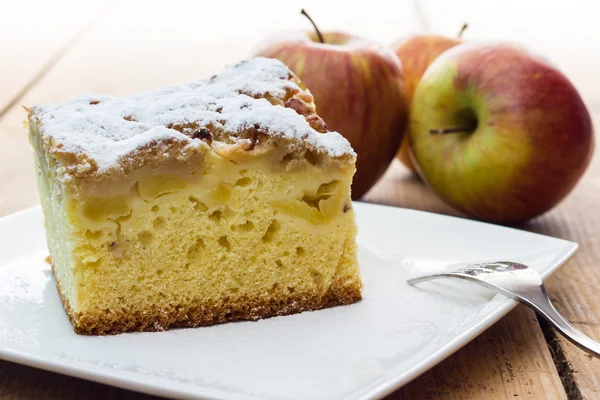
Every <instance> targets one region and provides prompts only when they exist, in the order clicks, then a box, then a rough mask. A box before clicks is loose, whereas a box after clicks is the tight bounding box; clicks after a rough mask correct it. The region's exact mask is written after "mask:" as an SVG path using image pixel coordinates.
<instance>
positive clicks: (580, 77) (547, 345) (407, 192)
mask: <svg viewBox="0 0 600 400" xmlns="http://www.w3.org/2000/svg"><path fill="white" fill-rule="evenodd" d="M213 3H214V4H213ZM292 3H293V4H292ZM587 4H588V3H586V4H583V3H577V4H575V3H574V2H566V1H561V2H555V3H551V2H548V1H530V2H521V1H502V2H471V1H467V0H453V2H452V5H450V4H449V3H448V2H446V1H442V0H439V1H435V0H428V1H421V2H417V1H410V0H396V1H394V2H388V1H385V2H383V1H381V2H377V1H369V2H360V3H359V4H353V3H351V2H344V3H342V2H340V3H329V2H325V1H316V0H315V1H313V0H311V1H304V2H302V3H297V4H296V3H295V2H285V1H253V2H234V1H227V0H219V1H217V2H210V3H209V2H199V1H197V2H182V1H176V0H170V1H168V2H165V3H164V4H162V5H160V4H154V3H152V2H149V1H125V2H117V1H109V0H97V1H92V2H80V1H75V0H57V1H53V2H42V1H39V2H36V1H28V2H17V1H12V2H6V3H4V4H2V5H0V57H2V59H1V61H0V143H2V146H0V215H6V214H9V213H12V212H14V211H17V210H19V209H23V208H26V207H29V206H32V205H35V204H37V203H38V197H37V192H36V188H35V185H34V176H33V162H32V159H31V150H30V148H29V144H28V142H27V138H26V133H25V131H24V129H23V120H24V118H25V113H24V111H23V110H22V108H21V105H31V104H33V103H41V102H50V101H59V100H65V99H68V98H70V97H73V96H76V95H79V94H82V93H85V92H100V93H110V94H126V93H132V92H135V91H138V90H143V89H150V88H154V87H159V86H162V85H170V84H178V83H183V82H186V81H189V80H193V79H197V78H199V77H203V76H206V75H208V74H210V73H212V72H214V71H218V70H219V69H221V68H222V67H223V66H224V65H225V64H229V63H232V62H235V61H237V60H238V59H240V58H243V57H244V56H246V55H247V54H248V53H249V52H250V50H251V49H252V48H253V46H254V45H255V44H256V43H257V42H258V41H259V40H260V39H261V38H262V37H264V36H266V35H267V34H269V33H271V32H272V31H276V30H282V29H296V28H307V27H308V24H307V22H306V21H305V20H303V19H302V18H301V17H300V16H299V15H298V13H299V8H300V7H304V8H306V9H308V10H309V11H310V12H311V13H312V15H313V17H314V18H315V19H316V20H317V21H318V22H319V23H320V25H321V27H322V29H342V30H347V31H350V32H354V33H356V34H360V35H364V36H369V37H372V38H375V39H377V40H380V41H382V42H385V43H390V42H392V41H394V40H395V39H396V38H398V37H400V36H404V35H408V34H411V33H416V32H440V33H443V34H448V35H452V34H454V33H455V32H457V30H458V29H459V27H460V26H461V24H462V23H463V22H468V23H469V24H470V27H469V30H468V31H467V33H466V34H465V38H466V39H496V40H510V41H517V42H521V43H525V44H526V45H528V46H531V47H532V48H534V49H535V50H536V51H539V52H541V53H543V54H546V55H547V56H548V57H549V58H550V59H551V60H552V61H553V62H554V63H555V64H556V65H558V66H559V67H560V68H561V69H562V70H563V71H564V72H565V73H566V74H567V76H569V78H570V79H571V80H572V81H573V82H574V84H575V85H576V86H577V88H578V89H579V90H580V92H581V93H582V95H583V97H584V99H585V101H586V103H587V105H588V107H589V109H590V111H591V113H592V114H593V116H594V120H595V122H596V125H598V124H599V123H600V74H599V73H597V67H598V61H599V59H600V53H598V49H599V48H600V28H599V25H598V24H597V21H596V13H595V12H594V8H593V3H592V2H589V7H588V8H586V7H587ZM598 158H599V157H595V158H594V160H593V162H592V165H591V166H590V168H589V170H588V172H587V173H586V175H585V176H584V178H583V180H582V181H581V182H580V184H579V185H578V187H577V188H576V189H575V190H574V191H573V192H572V193H571V195H570V196H569V197H568V198H567V200H565V201H564V202H563V203H561V204H560V205H559V206H558V207H556V208H555V209H554V210H552V211H551V212H549V213H547V214H546V215H544V216H542V217H540V218H537V219H535V220H533V221H530V222H528V223H526V224H524V225H522V226H520V228H522V229H525V230H530V231H534V232H538V233H543V234H546V235H552V236H556V237H560V238H564V239H568V240H573V241H576V242H578V243H579V244H580V246H581V247H580V250H579V252H578V253H577V255H576V256H575V257H574V258H573V259H572V261H570V262H569V263H568V265H566V266H565V267H563V268H562V269H561V270H560V271H559V272H558V273H556V274H555V276H553V277H552V278H551V279H550V280H549V282H548V283H549V291H550V294H551V297H552V299H553V301H554V302H555V304H556V306H557V307H558V309H559V310H560V311H561V312H562V313H564V314H565V315H566V317H567V318H568V319H569V320H571V321H572V322H574V323H575V325H576V326H577V327H578V328H579V329H581V330H582V331H583V332H585V333H586V334H588V335H590V336H591V337H593V338H595V339H597V340H598V339H600V325H599V323H600V322H599V321H600V290H599V289H600V195H599V193H600V161H598ZM366 200H367V201H372V202H380V203H385V204H391V205H395V206H400V207H409V208H416V209H422V210H428V211H433V212H438V213H444V214H453V213H454V212H453V211H452V210H450V209H449V208H448V207H446V206H445V205H444V204H442V203H441V201H440V200H439V199H437V198H436V197H435V196H434V195H433V194H432V193H431V192H430V191H429V190H428V189H427V188H425V187H424V186H423V185H421V184H420V183H419V182H418V181H417V180H416V179H414V178H412V177H411V176H410V174H408V173H407V171H406V170H405V169H404V168H403V167H402V166H400V165H399V164H398V163H396V162H394V163H393V164H392V166H391V168H390V170H389V171H388V173H387V174H386V176H385V177H384V179H382V181H380V182H379V183H378V184H377V186H376V187H375V188H374V189H373V190H372V191H371V192H370V193H369V194H368V195H367V197H366ZM46 397H47V398H61V399H88V398H99V399H106V398H140V399H146V398H150V397H149V396H145V395H141V394H135V393H132V392H128V391H124V390H120V389H116V388H112V387H108V386H103V385H99V384H95V383H90V382H86V381H82V380H78V379H74V378H70V377H65V376H60V375H56V374H53V373H50V372H45V371H40V370H36V369H33V368H28V367H23V366H20V365H16V364H12V363H9V362H4V361H0V398H8V399H30V398H46ZM389 398H390V399H404V398H407V399H427V398H435V399H480V398H527V399H539V398H548V399H562V398H573V399H579V398H585V399H596V398H600V360H597V359H592V358H591V357H589V356H587V355H585V354H584V353H582V352H581V351H579V350H577V349H576V348H575V347H574V346H573V345H571V344H570V343H568V342H566V341H565V340H563V339H562V338H560V337H557V336H556V334H555V332H554V331H553V330H552V329H550V328H549V327H548V326H546V325H545V324H540V323H539V321H538V319H537V318H536V316H535V315H534V314H533V313H532V312H530V311H529V310H527V309H524V308H523V307H518V308H517V309H515V310H514V311H513V312H511V313H510V314H509V315H508V316H506V317H505V318H503V319H502V320H501V321H500V322H498V323H497V324H496V325H495V326H493V327H492V328H490V329H489V330H488V331H487V332H485V333H484V334H482V335H481V336H480V337H478V338H477V339H475V340H474V341H473V342H471V343H470V344H468V345H467V346H466V347H464V348H463V349H462V350H460V351H458V352H457V353H456V354H454V355H453V356H451V357H449V358H448V359H447V360H445V361H444V362H442V363H441V364H440V365H438V366H437V367H435V368H434V369H432V370H430V371H429V372H427V373H425V374H424V375H423V376H421V377H419V378H417V379H415V380H414V381H413V382H411V383H409V384H408V385H406V386H405V387H404V388H402V389H400V390H398V391H397V392H396V393H394V394H393V395H391V396H390V397H389Z"/></svg>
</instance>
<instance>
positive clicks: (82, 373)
mask: <svg viewBox="0 0 600 400" xmlns="http://www.w3.org/2000/svg"><path fill="white" fill-rule="evenodd" d="M353 204H357V205H358V204H360V205H359V208H363V207H364V208H365V209H368V208H386V209H389V210H390V211H392V210H393V211H409V212H411V213H417V214H426V215H428V216H429V217H434V218H450V219H455V220H462V221H464V223H469V224H470V223H474V224H483V225H488V226H490V225H491V226H493V227H494V228H501V229H508V230H513V231H517V232H521V233H526V234H529V235H535V236H541V237H544V238H547V239H553V240H556V241H560V242H562V243H563V244H564V245H568V246H569V249H568V250H567V249H565V253H564V254H563V255H562V256H561V258H560V259H557V260H556V261H555V262H554V264H552V265H551V266H550V268H549V270H548V272H547V273H546V274H545V276H544V279H547V278H548V277H550V276H551V275H553V274H554V273H555V272H556V271H557V270H558V269H560V268H561V267H562V266H564V265H565V264H566V263H567V262H568V261H569V260H570V259H571V258H572V257H573V256H574V255H575V253H576V252H577V250H578V248H579V245H578V244H577V243H576V242H573V241H570V240H566V239H561V238H556V237H553V236H548V235H544V234H540V233H536V232H529V231H524V230H520V229H517V228H513V227H510V226H504V225H497V224H492V223H487V222H482V221H476V220H472V219H469V218H465V217H459V216H453V215H446V214H438V213H434V212H429V211H422V210H415V209H410V208H405V207H395V206H392V205H386V204H377V203H371V202H365V201H353ZM39 211H41V206H40V205H39V204H38V205H35V206H32V207H28V208H25V209H22V210H19V211H16V212H14V213H11V214H8V215H4V216H1V217H0V226H1V225H2V224H3V223H4V222H7V221H8V220H13V219H16V218H19V217H23V216H25V215H27V214H30V213H33V212H39ZM359 229H360V227H359ZM8 263H10V261H9V262H8ZM2 264H5V263H2ZM518 304H519V303H518V302H517V301H515V300H512V299H509V298H504V299H502V300H500V301H499V304H498V309H497V310H494V311H493V312H490V313H488V314H486V315H485V316H484V318H482V319H480V320H479V321H477V323H475V324H474V325H473V326H471V327H470V328H469V329H468V330H467V331H465V332H463V333H461V334H459V335H456V336H455V337H453V338H452V339H451V340H450V341H448V342H447V343H445V344H444V345H443V346H441V347H440V348H439V349H438V350H437V351H435V352H434V353H432V354H430V355H429V356H427V357H425V358H423V359H420V360H419V361H418V362H416V363H415V365H414V366H413V367H411V368H410V369H409V370H407V372H406V373H403V374H396V375H395V376H391V377H387V378H384V379H385V380H384V381H383V382H380V383H376V384H374V387H372V388H365V389H364V390H362V391H360V392H359V393H356V395H355V396H352V398H353V399H356V400H366V399H372V398H381V397H383V396H386V395H388V394H391V393H393V392H394V391H396V390H398V389H399V388H401V387H402V386H404V385H406V384H408V383H409V382H410V381H412V380H414V379H415V378H417V377H419V376H420V375H422V374H423V373H425V372H426V371H428V370H430V369H431V368H433V367H435V366H436V365H438V364H439V363H441V362H442V361H444V360H445V359H447V358H448V357H449V356H451V355H452V354H454V353H455V352H457V351H458V350H460V349H461V348H462V347H464V346H466V345H467V344H469V343H470V342H471V341H472V340H473V339H475V338H476V337H478V336H479V335H481V334H482V333H483V332H484V331H485V330H487V329H488V328H490V327H491V326H492V325H493V324H495V323H496V322H498V321H499V320H500V319H501V318H502V317H504V316H505V315H507V314H508V313H509V312H510V311H512V310H513V309H514V308H515V307H516V306H517V305H518ZM0 359H1V360H5V361H9V362H13V363H16V364H21V365H25V366H29V367H33V368H37V369H42V370H46V371H49V372H54V373H58V374H62V375H66V376H72V377H75V378H78V379H84V380H87V381H91V382H96V383H101V384H105V385H108V386H113V387H118V388H121V389H126V390H131V391H135V392H140V393H145V394H149V395H157V396H163V397H167V398H182V399H198V398H202V399H207V400H223V399H228V400H229V399H232V400H234V399H235V400H237V399H244V400H249V399H257V400H258V399H263V398H262V397H256V396H255V395H252V394H248V393H244V394H241V393H234V392H229V393H226V392H224V391H222V390H218V389H217V390H215V389H211V388H208V387H202V392H203V393H192V392H191V391H190V390H187V389H185V388H184V389H182V388H178V387H177V386H176V385H173V384H171V383H170V382H169V384H168V385H162V386H157V385H152V384H151V383H148V382H147V381H145V380H144V381H139V380H134V379H132V378H130V377H124V376H119V374H117V373H116V372H115V371H111V370H108V369H107V370H102V369H97V368H91V369H90V368H89V367H84V369H82V368H81V367H76V366H70V365H67V364H65V363H62V362H57V361H54V360H48V359H46V358H43V357H39V356H36V355H35V354H31V353H27V352H21V351H14V350H11V349H6V348H0ZM210 392H216V393H212V394H211V393H210ZM223 395H225V397H223Z"/></svg>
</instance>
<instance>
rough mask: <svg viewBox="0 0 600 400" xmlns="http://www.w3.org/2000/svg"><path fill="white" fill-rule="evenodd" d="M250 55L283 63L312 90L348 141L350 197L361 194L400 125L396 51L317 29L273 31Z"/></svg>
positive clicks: (387, 157)
mask: <svg viewBox="0 0 600 400" xmlns="http://www.w3.org/2000/svg"><path fill="white" fill-rule="evenodd" d="M320 37H321V38H322V40H321V39H320ZM253 54H254V55H255V56H263V57H271V58H277V59H279V60H281V61H282V62H284V63H285V64H287V66H288V67H289V68H290V69H291V70H292V71H294V73H295V74H296V75H297V76H298V77H299V78H300V79H301V80H302V81H303V82H304V83H305V84H306V87H307V88H308V89H309V90H310V92H311V93H312V94H313V96H314V98H315V104H316V106H317V113H318V114H319V115H320V116H321V117H322V118H323V120H325V122H326V123H327V125H328V127H329V129H330V130H335V131H338V132H339V133H341V134H342V135H343V136H344V137H346V138H347V139H348V140H349V141H350V143H351V144H352V147H353V148H354V150H355V151H356V153H357V154H358V158H357V165H356V169H357V171H356V174H355V176H354V180H353V183H352V198H353V199H358V198H360V197H362V196H363V195H364V194H365V193H366V192H367V191H368V190H369V189H370V188H371V187H372V186H373V185H374V184H375V183H376V182H377V181H378V180H379V178H380V177H381V176H382V175H383V173H384V172H385V171H386V169H387V168H388V166H389V164H390V163H391V161H392V160H393V159H394V156H395V154H396V152H397V151H398V147H399V146H400V141H401V139H402V134H403V131H404V128H405V126H406V121H407V103H406V99H405V95H404V85H403V75H402V67H401V65H400V62H399V61H398V58H397V57H396V55H395V54H394V53H393V52H392V51H391V50H390V49H388V48H386V47H384V46H382V45H380V44H378V43H376V42H373V41H370V40H367V39H363V38H360V37H356V36H352V35H350V34H347V33H342V32H323V33H322V34H321V33H320V32H319V31H318V30H316V31H313V32H304V31H297V32H288V33H279V34H276V35H275V36H273V37H271V38H268V39H267V40H266V41H265V43H264V44H262V45H260V46H259V48H258V49H257V50H256V51H255V52H254V53H253Z"/></svg>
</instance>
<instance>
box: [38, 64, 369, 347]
mask: <svg viewBox="0 0 600 400" xmlns="http://www.w3.org/2000/svg"><path fill="white" fill-rule="evenodd" d="M28 116H29V135H30V141H31V144H32V146H33V149H34V153H35V164H36V169H37V177H38V189H39V193H40V197H41V203H42V206H43V210H44V216H45V226H46V232H47V241H48V247H49V251H50V256H51V264H52V270H53V272H54V276H55V278H56V285H57V288H58V292H59V294H60V297H61V299H62V303H63V305H64V308H65V310H66V313H67V314H68V317H69V319H70V321H71V323H72V325H73V327H74V330H75V332H77V333H80V334H90V335H102V334H114V333H120V332H126V331H161V330H165V329H169V328H173V327H190V326H199V325H210V324H215V323H222V322H227V321H234V320H257V319H260V318H266V317H271V316H278V315H286V314H292V313H297V312H302V311H308V310H317V309H321V308H324V307H331V306H337V305H342V304H349V303H353V302H356V301H358V300H360V299H361V288H362V283H361V279H360V275H359V267H358V262H357V254H356V253H357V250H356V241H355V236H356V224H355V217H354V213H353V209H352V203H351V200H350V184H351V181H352V177H353V174H354V171H355V160H356V154H355V153H354V151H353V149H352V148H351V146H350V144H349V143H348V141H347V140H346V139H344V138H343V137H342V136H341V135H340V134H338V133H336V132H330V131H328V130H327V127H326V124H325V123H324V122H323V120H322V119H321V118H319V116H318V115H317V114H316V112H315V104H314V102H313V97H312V95H311V94H310V92H309V91H308V90H306V89H304V87H303V85H302V83H301V82H300V81H299V80H298V79H297V77H296V76H295V75H294V74H293V73H292V72H290V70H289V69H288V68H287V67H286V66H285V65H284V64H282V63H281V62H279V61H276V60H274V59H268V58H254V59H250V60H245V61H242V62H240V63H238V64H236V65H233V66H230V67H228V68H226V69H225V70H223V71H222V72H221V73H219V74H217V75H214V76H212V77H210V78H208V79H204V80H200V81H197V82H194V83H191V84H188V85H183V86H178V87H170V88H166V89H163V90H158V91H152V92H147V93H143V94H139V95H134V96H129V97H121V98H115V97H105V96H85V97H81V98H77V99H75V100H72V101H69V102H66V103H62V104H57V105H36V106H34V107H32V108H31V109H29V115H28Z"/></svg>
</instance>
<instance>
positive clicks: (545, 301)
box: [517, 296, 600, 358]
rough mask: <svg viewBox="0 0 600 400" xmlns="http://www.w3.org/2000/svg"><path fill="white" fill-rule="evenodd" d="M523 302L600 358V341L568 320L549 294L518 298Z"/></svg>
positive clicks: (567, 336)
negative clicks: (590, 336) (531, 297)
mask: <svg viewBox="0 0 600 400" xmlns="http://www.w3.org/2000/svg"><path fill="white" fill-rule="evenodd" d="M517 300H519V301H520V302H521V303H523V304H525V305H527V306H529V307H530V308H532V309H533V310H534V311H536V312H537V313H538V314H539V315H541V316H542V317H543V318H544V319H545V320H546V321H548V322H549V323H550V324H551V325H552V326H554V328H555V329H556V330H557V331H558V332H560V334H561V335H563V336H564V337H565V338H567V339H568V340H569V341H570V342H571V343H573V344H574V345H575V346H577V347H579V348H580V349H581V350H583V351H585V352H587V353H588V354H591V355H593V356H595V357H598V358H600V343H598V342H596V341H594V340H592V339H590V338H589V337H587V336H586V335H584V334H583V333H582V332H581V331H579V330H578V329H577V328H575V327H574V326H573V325H572V324H571V323H570V322H569V321H567V320H566V319H565V318H564V317H563V316H562V315H561V314H560V313H559V312H558V311H557V310H556V308H554V305H553V304H552V302H551V301H550V299H549V298H548V297H547V296H535V299H529V298H526V297H521V298H517Z"/></svg>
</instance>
